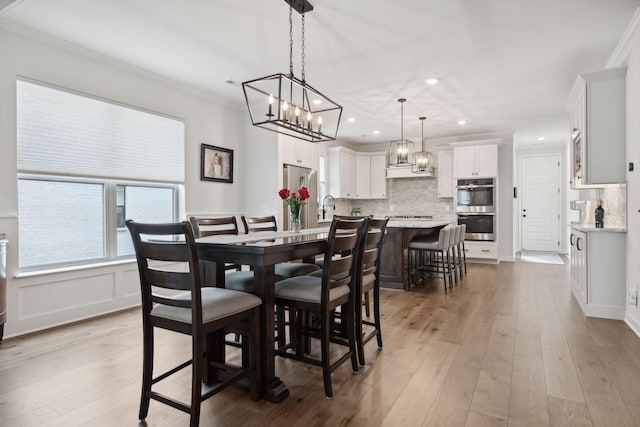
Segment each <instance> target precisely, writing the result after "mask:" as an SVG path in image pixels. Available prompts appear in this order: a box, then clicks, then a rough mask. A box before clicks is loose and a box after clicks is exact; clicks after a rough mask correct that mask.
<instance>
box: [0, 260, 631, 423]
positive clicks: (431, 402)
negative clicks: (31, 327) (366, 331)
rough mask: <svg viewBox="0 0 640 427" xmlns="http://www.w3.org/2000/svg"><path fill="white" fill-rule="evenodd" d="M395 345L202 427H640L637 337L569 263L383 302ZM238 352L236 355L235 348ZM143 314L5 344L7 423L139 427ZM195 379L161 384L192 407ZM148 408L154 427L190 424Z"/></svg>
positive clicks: (483, 275)
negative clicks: (583, 304) (358, 365)
mask: <svg viewBox="0 0 640 427" xmlns="http://www.w3.org/2000/svg"><path fill="white" fill-rule="evenodd" d="M382 312H383V335H384V349H382V350H379V349H377V347H376V345H375V340H374V341H372V342H370V343H369V344H368V345H367V347H366V352H367V354H366V356H367V365H366V366H365V367H363V368H362V369H361V370H360V372H358V373H356V374H354V373H352V372H351V367H350V364H348V363H347V364H344V365H343V366H342V367H341V368H339V369H338V370H337V371H335V372H334V374H333V382H334V398H333V399H326V398H325V397H324V393H323V386H322V374H321V371H320V369H319V368H317V367H314V366H310V365H306V364H302V363H299V362H295V361H293V360H285V359H278V360H277V361H276V372H277V374H278V375H279V376H280V377H281V378H282V380H283V381H284V382H285V383H286V384H287V386H288V388H289V390H290V393H291V394H290V396H289V397H288V398H287V399H286V400H285V401H284V402H282V403H279V404H276V403H271V402H266V401H259V402H253V401H251V400H250V399H249V396H248V394H247V392H245V391H243V390H241V389H238V388H235V387H231V388H229V389H227V390H225V391H224V392H222V393H220V394H218V395H217V396H214V397H213V398H211V399H210V400H208V401H207V402H205V403H204V404H203V407H202V415H201V425H202V426H276V427H280V426H282V425H287V426H290V425H293V426H295V425H300V426H305V427H309V426H340V425H350V426H376V425H381V426H447V427H451V426H607V427H608V426H634V425H635V426H640V339H639V338H638V337H637V336H636V335H634V334H633V332H632V331H631V330H630V329H629V328H628V327H627V326H626V325H625V324H624V323H623V322H619V321H611V320H602V319H592V318H586V317H584V315H583V314H582V312H581V310H580V308H579V306H578V304H577V303H576V302H575V300H574V299H573V297H572V296H571V293H570V290H569V266H568V265H567V264H565V265H552V264H531V263H523V262H516V263H509V262H503V263H500V264H498V265H490V264H469V274H468V275H467V276H466V277H465V278H464V279H463V281H462V282H460V283H459V284H458V285H457V287H456V288H454V289H453V290H452V291H451V292H450V293H449V294H448V295H444V293H443V292H442V286H441V283H440V281H438V280H434V281H433V283H426V284H422V285H420V286H418V287H414V288H412V289H411V290H410V291H391V290H384V291H383V292H382ZM157 343H158V345H159V348H158V350H157V353H156V355H157V357H156V367H157V369H163V368H165V367H169V366H171V365H172V364H176V363H178V362H181V361H183V360H186V359H188V357H189V355H188V353H189V350H190V345H189V341H188V338H187V337H183V336H180V335H178V334H173V333H168V332H160V333H158V335H157ZM231 356H232V357H235V358H237V357H238V354H237V351H236V350H231ZM141 360H142V356H141V332H140V314H139V311H138V310H137V309H136V310H129V311H126V312H121V313H117V314H113V315H109V316H106V317H102V318H98V319H92V320H89V321H85V322H82V323H77V324H74V325H69V326H65V327H60V328H56V329H53V330H50V331H46V332H42V333H37V334H32V335H29V336H25V337H19V338H15V339H8V340H5V341H4V342H3V343H1V344H0V426H12V427H18V426H65V427H66V426H81V425H82V426H136V425H138V420H137V413H138V404H139V393H140V377H141V374H140V372H141ZM189 374H190V373H189V371H188V370H186V371H184V373H183V374H182V373H181V374H180V375H179V376H177V377H175V378H173V379H171V380H170V381H167V382H166V383H165V384H163V390H164V392H166V393H169V394H172V395H175V396H178V397H181V398H182V399H184V400H185V401H187V399H188V396H189ZM187 424H188V417H187V415H186V414H183V413H182V412H180V411H177V410H174V409H172V408H169V407H167V406H165V405H162V404H159V403H157V402H151V408H150V412H149V416H148V418H147V422H146V425H147V426H149V427H152V426H183V425H187Z"/></svg>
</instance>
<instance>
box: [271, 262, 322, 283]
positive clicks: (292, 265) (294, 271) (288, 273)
mask: <svg viewBox="0 0 640 427" xmlns="http://www.w3.org/2000/svg"><path fill="white" fill-rule="evenodd" d="M318 270H320V266H317V265H315V264H308V263H300V262H283V263H280V264H276V265H275V271H276V276H282V277H283V278H284V279H288V278H289V277H296V276H305V275H307V274H309V273H312V272H314V271H318Z"/></svg>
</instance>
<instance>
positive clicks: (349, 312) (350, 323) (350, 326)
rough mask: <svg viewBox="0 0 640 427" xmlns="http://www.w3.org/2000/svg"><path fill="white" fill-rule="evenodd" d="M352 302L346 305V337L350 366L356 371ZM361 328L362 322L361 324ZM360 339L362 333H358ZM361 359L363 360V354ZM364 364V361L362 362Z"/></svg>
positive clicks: (356, 360) (354, 320) (356, 358)
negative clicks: (349, 353)
mask: <svg viewBox="0 0 640 427" xmlns="http://www.w3.org/2000/svg"><path fill="white" fill-rule="evenodd" d="M353 308H354V307H353V302H352V303H351V304H348V306H347V339H348V340H349V351H350V352H351V368H352V369H353V372H358V357H357V354H356V331H355V329H356V328H355V324H356V319H355V310H354V309H353ZM361 311H362V310H361ZM361 328H362V324H361ZM360 340H362V335H360ZM362 356H363V360H364V354H363V355H362ZM363 364H364V363H363Z"/></svg>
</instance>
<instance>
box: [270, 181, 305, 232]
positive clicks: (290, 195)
mask: <svg viewBox="0 0 640 427" xmlns="http://www.w3.org/2000/svg"><path fill="white" fill-rule="evenodd" d="M278 195H279V196H280V198H281V199H282V200H284V201H285V202H287V206H288V207H289V213H290V215H289V230H290V231H293V232H294V233H299V232H300V209H301V208H302V205H304V201H305V200H307V199H308V198H309V190H307V187H304V186H302V187H300V189H298V192H297V193H296V192H293V191H290V190H289V189H288V188H283V189H282V190H280V191H278Z"/></svg>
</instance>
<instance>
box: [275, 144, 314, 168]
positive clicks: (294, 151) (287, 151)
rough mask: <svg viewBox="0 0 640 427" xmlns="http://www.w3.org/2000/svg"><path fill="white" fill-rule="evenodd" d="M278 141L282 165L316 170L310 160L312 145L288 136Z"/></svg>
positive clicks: (311, 157)
mask: <svg viewBox="0 0 640 427" xmlns="http://www.w3.org/2000/svg"><path fill="white" fill-rule="evenodd" d="M280 140H281V142H282V163H286V164H288V165H294V166H300V167H303V168H310V169H317V168H318V166H317V165H314V163H313V160H312V159H313V156H312V147H311V146H312V143H310V142H307V141H302V140H300V139H296V138H291V137H289V136H283V137H282V138H281V139H280Z"/></svg>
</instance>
